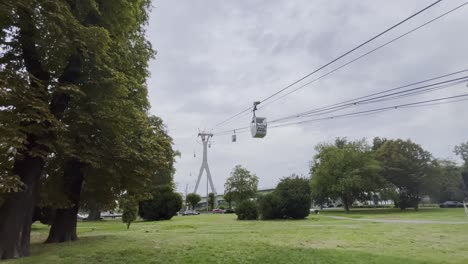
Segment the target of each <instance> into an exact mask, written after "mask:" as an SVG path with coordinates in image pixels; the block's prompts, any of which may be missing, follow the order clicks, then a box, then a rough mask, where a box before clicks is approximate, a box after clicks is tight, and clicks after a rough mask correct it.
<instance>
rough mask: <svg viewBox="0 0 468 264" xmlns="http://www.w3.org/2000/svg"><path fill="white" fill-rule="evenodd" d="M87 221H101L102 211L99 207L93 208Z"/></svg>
mask: <svg viewBox="0 0 468 264" xmlns="http://www.w3.org/2000/svg"><path fill="white" fill-rule="evenodd" d="M87 220H89V221H97V220H101V211H100V210H99V208H98V207H97V206H93V207H91V210H90V211H89V215H88V219H87Z"/></svg>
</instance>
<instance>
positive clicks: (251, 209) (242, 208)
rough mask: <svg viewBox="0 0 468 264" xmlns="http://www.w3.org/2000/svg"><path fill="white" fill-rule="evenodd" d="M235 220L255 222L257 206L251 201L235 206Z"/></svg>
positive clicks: (241, 202)
mask: <svg viewBox="0 0 468 264" xmlns="http://www.w3.org/2000/svg"><path fill="white" fill-rule="evenodd" d="M236 215H237V220H257V219H258V210H257V204H256V203H255V202H254V201H251V200H243V201H240V202H239V203H238V204H237V206H236Z"/></svg>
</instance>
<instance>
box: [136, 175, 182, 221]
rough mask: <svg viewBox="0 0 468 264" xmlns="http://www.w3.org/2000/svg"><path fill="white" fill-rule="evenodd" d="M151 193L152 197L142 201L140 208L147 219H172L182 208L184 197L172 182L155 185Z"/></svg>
mask: <svg viewBox="0 0 468 264" xmlns="http://www.w3.org/2000/svg"><path fill="white" fill-rule="evenodd" d="M151 194H152V198H150V199H148V200H144V201H141V202H140V204H139V208H138V214H139V215H140V217H141V218H143V219H145V220H149V221H159V220H170V219H171V218H172V217H173V216H175V215H176V214H177V212H178V211H180V209H181V208H182V203H183V201H182V197H181V196H180V194H178V193H176V192H175V191H174V186H172V185H170V184H165V185H158V186H155V187H154V188H153V191H152V192H151Z"/></svg>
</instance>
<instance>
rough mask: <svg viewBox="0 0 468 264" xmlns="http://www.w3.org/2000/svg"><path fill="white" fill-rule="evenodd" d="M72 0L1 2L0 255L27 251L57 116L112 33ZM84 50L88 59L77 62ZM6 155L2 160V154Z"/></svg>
mask: <svg viewBox="0 0 468 264" xmlns="http://www.w3.org/2000/svg"><path fill="white" fill-rule="evenodd" d="M73 2H74V1H45V0H36V1H33V0H14V1H13V0H6V1H2V2H1V3H0V13H1V17H2V19H1V21H0V32H2V33H0V45H1V48H0V54H1V59H0V64H1V66H0V68H2V71H1V73H0V74H1V78H0V79H1V80H2V82H1V83H0V89H1V94H2V96H1V101H0V106H1V109H2V110H1V112H2V115H1V117H0V118H1V120H0V123H1V131H0V135H1V143H0V145H1V146H2V148H4V149H6V150H8V152H7V154H6V155H2V157H1V162H2V165H1V175H2V179H1V181H2V183H1V185H2V186H3V187H4V188H2V189H3V190H4V191H5V190H6V191H7V192H8V193H6V194H5V193H4V194H3V195H2V196H3V202H2V205H1V208H0V236H1V237H2V240H1V241H0V259H5V258H13V257H21V256H25V255H28V254H29V239H30V238H29V236H30V226H31V219H32V213H33V210H34V205H35V203H36V197H37V193H38V185H39V181H40V179H41V176H42V175H43V168H44V165H45V163H46V158H47V156H48V155H49V153H50V152H51V151H53V150H54V149H55V148H57V146H59V145H60V144H61V143H62V142H60V140H58V137H57V133H58V132H59V131H61V130H62V129H64V128H65V126H64V125H62V124H61V123H60V122H59V120H60V119H61V118H62V115H63V113H64V112H65V110H66V109H67V107H68V102H69V99H70V97H72V96H73V95H75V94H79V93H80V89H79V88H78V87H77V83H79V79H80V76H81V75H80V74H79V73H80V72H82V71H86V69H87V66H90V65H91V64H92V63H93V61H95V60H99V59H101V58H102V54H103V51H105V49H106V47H107V43H108V39H109V35H108V34H107V33H106V32H105V30H103V29H102V28H99V27H94V26H93V25H92V24H90V23H84V21H83V20H80V19H79V18H78V17H77V16H75V15H74V13H73V12H72V9H73V7H72V5H71V4H70V3H73ZM84 55H86V60H85V59H83V60H80V57H81V56H84ZM5 159H6V160H5Z"/></svg>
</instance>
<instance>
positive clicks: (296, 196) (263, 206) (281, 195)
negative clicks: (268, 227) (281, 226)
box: [258, 174, 312, 220]
mask: <svg viewBox="0 0 468 264" xmlns="http://www.w3.org/2000/svg"><path fill="white" fill-rule="evenodd" d="M311 203H312V197H311V191H310V183H309V180H308V179H306V178H303V177H300V176H297V175H294V174H293V175H291V176H289V177H285V178H283V179H281V181H280V182H279V183H278V185H277V186H276V188H275V190H274V191H273V192H271V193H268V194H265V195H262V196H259V197H258V209H259V213H260V216H261V218H262V219H263V220H268V219H282V218H293V219H303V218H305V217H307V216H308V215H309V213H310V207H311Z"/></svg>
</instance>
